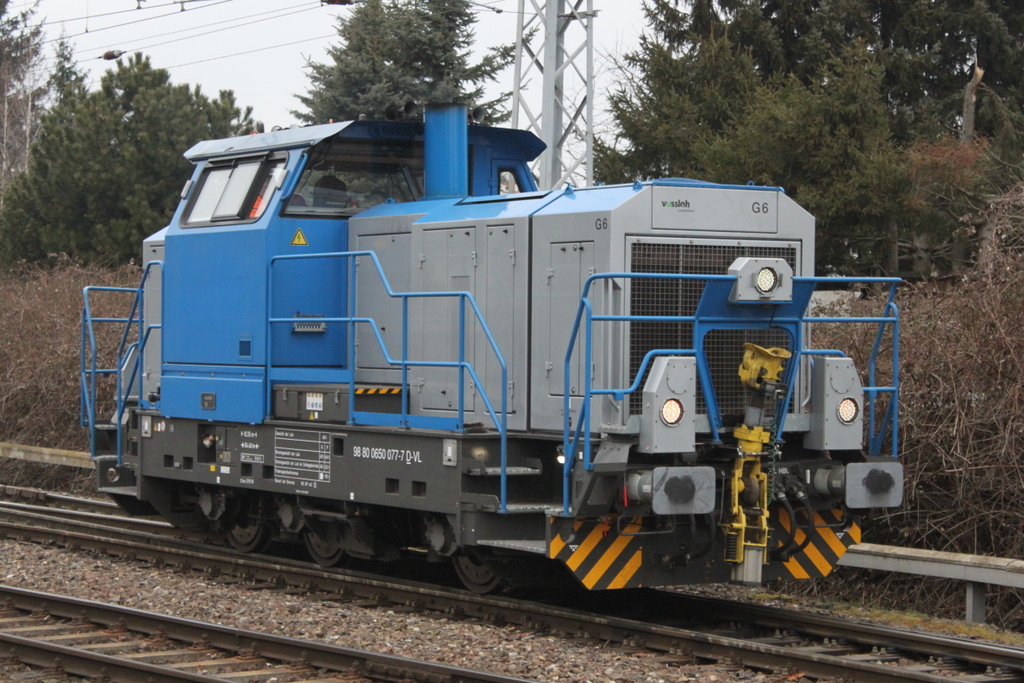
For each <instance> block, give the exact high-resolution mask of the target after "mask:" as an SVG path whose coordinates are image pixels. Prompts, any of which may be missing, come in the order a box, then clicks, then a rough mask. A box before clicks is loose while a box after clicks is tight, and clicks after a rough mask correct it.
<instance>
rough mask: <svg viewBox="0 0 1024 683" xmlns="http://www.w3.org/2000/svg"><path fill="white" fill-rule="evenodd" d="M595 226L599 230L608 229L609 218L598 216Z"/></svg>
mask: <svg viewBox="0 0 1024 683" xmlns="http://www.w3.org/2000/svg"><path fill="white" fill-rule="evenodd" d="M594 227H595V228H596V229H598V230H607V229H608V219H607V218H598V219H597V220H596V221H594Z"/></svg>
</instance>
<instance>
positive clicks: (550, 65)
mask: <svg viewBox="0 0 1024 683" xmlns="http://www.w3.org/2000/svg"><path fill="white" fill-rule="evenodd" d="M584 5H586V8H585V9H583V6H584ZM531 10H532V11H531ZM528 12H530V13H529V14H528ZM596 15H597V13H596V12H595V11H594V0H519V15H518V17H519V18H518V22H517V29H518V32H517V34H516V61H515V84H514V86H513V89H512V127H513V128H523V129H525V130H529V131H532V132H533V133H534V134H536V135H537V136H538V137H539V138H540V139H541V140H543V141H544V143H545V144H546V145H547V149H546V150H545V151H544V153H543V154H542V155H541V156H540V158H538V159H537V161H536V162H535V163H534V168H533V170H534V173H535V174H536V175H537V178H538V185H539V186H540V188H541V189H545V190H547V189H553V188H556V187H560V186H561V185H562V184H564V183H566V182H573V183H574V184H576V185H579V184H581V182H580V181H582V184H583V185H593V184H594V40H593V38H594V18H595V17H596ZM534 45H536V46H537V47H536V49H534ZM537 76H540V77H541V96H540V102H539V104H540V116H536V115H534V111H536V106H537V99H536V91H533V92H532V93H530V94H532V95H534V97H533V98H530V99H531V100H532V102H533V108H531V105H530V102H528V101H527V92H526V90H527V86H528V85H529V84H530V82H531V81H532V80H533V79H534V78H535V77H537Z"/></svg>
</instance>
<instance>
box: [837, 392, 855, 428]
mask: <svg viewBox="0 0 1024 683" xmlns="http://www.w3.org/2000/svg"><path fill="white" fill-rule="evenodd" d="M836 415H837V416H838V417H839V421H840V422H842V423H843V424H844V425H848V424H852V423H853V421H854V420H856V419H857V416H858V415H860V406H859V405H857V401H855V400H854V399H852V398H844V399H843V400H842V401H840V402H839V406H838V407H836Z"/></svg>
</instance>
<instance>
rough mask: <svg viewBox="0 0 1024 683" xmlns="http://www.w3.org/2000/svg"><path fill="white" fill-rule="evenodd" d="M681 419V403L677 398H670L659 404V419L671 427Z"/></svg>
mask: <svg viewBox="0 0 1024 683" xmlns="http://www.w3.org/2000/svg"><path fill="white" fill-rule="evenodd" d="M682 419H683V404H682V403H680V402H679V399H676V398H670V399H668V400H667V401H665V402H664V403H662V404H661V421H662V422H664V423H665V424H667V425H668V426H670V427H672V426H675V425H677V424H679V421H680V420H682Z"/></svg>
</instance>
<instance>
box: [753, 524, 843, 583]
mask: <svg viewBox="0 0 1024 683" xmlns="http://www.w3.org/2000/svg"><path fill="white" fill-rule="evenodd" d="M844 518H845V513H844V511H843V510H819V511H816V512H815V513H814V528H813V529H811V530H810V534H811V539H810V542H809V543H808V544H807V546H806V547H805V548H804V549H803V551H801V552H799V553H797V554H796V555H794V556H793V557H791V558H789V559H788V560H787V561H786V562H784V563H783V569H782V570H781V571H779V572H778V575H779V576H780V577H782V578H794V579H810V578H818V577H822V576H828V575H829V574H830V573H831V572H832V569H834V568H835V566H836V564H837V563H838V562H839V558H841V557H842V556H843V555H844V554H845V553H846V549H847V548H849V547H850V546H851V545H854V544H856V543H860V526H859V525H858V524H857V523H856V522H853V521H851V522H850V523H849V524H847V525H845V526H840V525H841V523H842V522H843V521H844ZM777 523H778V526H779V527H781V529H779V528H777V529H776V532H775V539H776V540H775V545H776V547H781V546H782V545H783V544H784V543H788V542H789V539H790V537H791V536H792V537H793V539H794V540H795V541H796V543H797V545H801V544H803V542H804V539H806V538H807V530H806V526H807V524H806V520H802V521H801V523H798V526H797V529H796V532H795V535H794V533H793V521H792V520H791V519H790V518H789V514H788V513H787V512H786V511H785V510H780V511H779V513H778V520H777ZM828 525H831V526H828ZM766 578H767V577H766Z"/></svg>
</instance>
